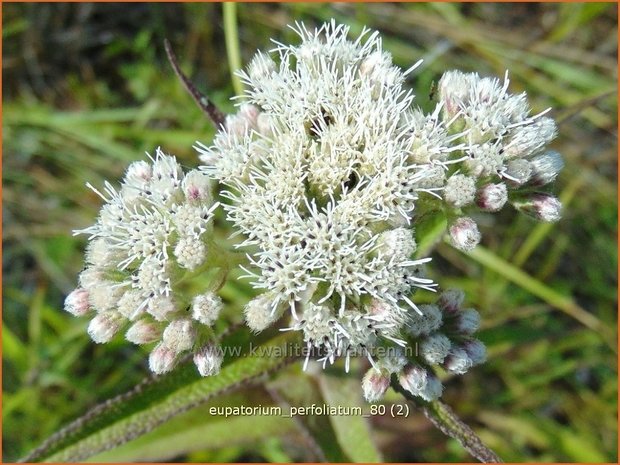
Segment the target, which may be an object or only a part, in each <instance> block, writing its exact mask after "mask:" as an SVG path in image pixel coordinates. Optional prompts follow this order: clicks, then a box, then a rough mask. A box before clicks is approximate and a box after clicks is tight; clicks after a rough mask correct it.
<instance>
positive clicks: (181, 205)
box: [65, 150, 219, 373]
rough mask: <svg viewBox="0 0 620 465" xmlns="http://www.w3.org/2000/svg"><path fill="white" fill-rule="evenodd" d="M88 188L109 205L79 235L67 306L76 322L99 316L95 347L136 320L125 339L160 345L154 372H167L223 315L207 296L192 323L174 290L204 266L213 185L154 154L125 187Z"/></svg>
mask: <svg viewBox="0 0 620 465" xmlns="http://www.w3.org/2000/svg"><path fill="white" fill-rule="evenodd" d="M89 187H90V188H91V189H92V190H94V191H95V192H96V193H97V194H98V195H99V196H100V197H101V198H102V199H103V200H104V201H105V204H104V205H103V207H102V208H101V212H100V214H99V218H98V219H97V222H96V223H95V224H94V225H93V226H90V227H88V228H86V229H83V230H80V231H76V234H88V236H89V243H88V246H87V249H86V262H87V267H86V269H85V270H84V271H83V272H82V273H81V275H80V287H79V288H78V289H76V290H75V291H73V292H72V293H71V294H70V295H69V296H68V297H67V300H66V302H65V308H66V309H67V311H69V312H70V313H73V314H74V315H76V316H81V315H85V314H87V313H88V311H89V310H94V311H95V312H96V315H95V317H94V318H93V319H92V320H91V322H90V325H89V327H88V333H89V334H90V336H91V337H92V339H93V340H94V341H95V342H100V343H102V342H108V341H109V340H110V339H111V338H112V337H114V335H115V334H116V333H117V332H119V331H120V330H121V329H122V328H123V327H124V326H127V325H128V323H129V322H132V323H133V324H132V325H131V327H130V328H129V330H128V331H127V334H126V338H127V340H128V341H130V342H133V343H135V344H149V343H153V342H158V341H160V342H159V344H158V345H157V347H156V348H155V349H154V350H153V352H152V353H151V357H150V367H151V370H152V371H154V372H156V373H163V372H166V371H169V370H170V369H172V367H173V366H174V364H175V363H176V361H177V360H178V358H179V355H180V354H181V353H182V352H185V351H189V350H192V349H193V346H194V339H195V338H196V336H197V333H198V332H199V331H200V326H201V325H204V326H210V325H211V324H213V322H214V320H215V318H216V317H217V313H218V311H219V307H218V297H217V296H215V295H214V294H213V293H207V294H205V295H200V296H197V297H196V298H195V299H194V313H193V317H194V319H193V320H192V319H188V318H187V317H185V309H186V307H187V306H188V305H189V304H190V302H189V301H188V300H187V296H186V295H184V294H183V293H182V292H179V291H178V289H177V284H176V283H177V282H178V281H179V280H180V279H181V277H183V276H184V275H185V274H186V273H188V272H193V271H196V270H197V269H198V268H199V267H201V266H204V265H205V264H206V263H207V257H208V252H209V246H208V243H207V236H208V230H209V228H210V227H211V219H212V217H213V211H214V209H215V207H216V205H214V204H213V199H212V196H211V182H210V181H209V179H208V178H207V176H206V175H205V174H204V173H202V172H201V171H197V170H194V171H190V172H189V173H187V174H184V173H183V170H182V168H181V166H180V165H179V163H178V162H177V161H176V159H175V158H174V157H172V156H169V155H165V154H164V153H163V152H161V151H160V150H157V155H156V157H155V159H151V163H148V162H145V161H138V162H135V163H132V164H131V165H130V166H129V168H128V169H127V172H126V173H125V177H124V179H123V181H122V183H121V187H120V189H116V188H114V187H113V186H112V185H111V184H110V183H107V182H106V184H105V189H104V193H101V192H100V191H98V190H97V189H95V188H94V187H92V186H90V185H89Z"/></svg>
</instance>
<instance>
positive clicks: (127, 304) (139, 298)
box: [116, 289, 146, 321]
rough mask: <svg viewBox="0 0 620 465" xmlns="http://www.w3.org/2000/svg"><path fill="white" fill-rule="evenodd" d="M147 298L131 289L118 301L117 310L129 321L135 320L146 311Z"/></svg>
mask: <svg viewBox="0 0 620 465" xmlns="http://www.w3.org/2000/svg"><path fill="white" fill-rule="evenodd" d="M145 300H146V298H145V297H144V294H143V293H142V292H140V291H139V290H137V289H129V290H127V291H125V293H124V294H123V295H122V296H121V298H120V299H118V303H117V304H116V305H117V310H118V313H120V314H121V315H123V316H124V317H125V318H127V319H128V320H131V321H133V320H135V319H136V318H137V317H138V316H140V315H142V314H143V313H144V312H145V311H146V305H145Z"/></svg>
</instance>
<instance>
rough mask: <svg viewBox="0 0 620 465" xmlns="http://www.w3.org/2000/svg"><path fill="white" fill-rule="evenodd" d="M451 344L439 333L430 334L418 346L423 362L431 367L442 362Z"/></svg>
mask: <svg viewBox="0 0 620 465" xmlns="http://www.w3.org/2000/svg"><path fill="white" fill-rule="evenodd" d="M451 345H452V343H451V342H450V339H448V337H447V336H445V335H444V334H441V333H435V334H431V335H430V336H428V337H427V338H425V339H424V340H423V341H422V343H421V344H420V353H421V355H422V357H423V358H424V360H426V361H427V362H428V363H430V364H431V365H434V364H439V363H441V362H443V361H444V359H445V358H446V356H447V355H448V352H450V347H451Z"/></svg>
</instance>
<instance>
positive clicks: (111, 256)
mask: <svg viewBox="0 0 620 465" xmlns="http://www.w3.org/2000/svg"><path fill="white" fill-rule="evenodd" d="M85 254H86V257H85V259H86V262H87V263H90V264H91V265H94V266H96V267H99V268H104V267H109V266H116V264H117V263H118V261H120V260H119V257H118V254H116V253H114V252H113V248H112V247H111V246H110V244H109V243H108V242H107V241H106V240H105V239H104V238H103V237H98V238H96V239H93V240H92V241H90V242H89V243H88V245H87V246H86V252H85Z"/></svg>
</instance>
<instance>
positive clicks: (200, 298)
mask: <svg viewBox="0 0 620 465" xmlns="http://www.w3.org/2000/svg"><path fill="white" fill-rule="evenodd" d="M222 307H223V304H222V299H220V297H219V296H218V295H217V294H215V293H214V292H207V293H205V294H200V295H197V296H196V297H194V300H193V302H192V318H193V319H194V320H196V321H199V322H200V323H202V324H203V325H206V326H211V325H213V323H215V320H216V319H217V317H218V316H219V314H220V311H221V310H222Z"/></svg>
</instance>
